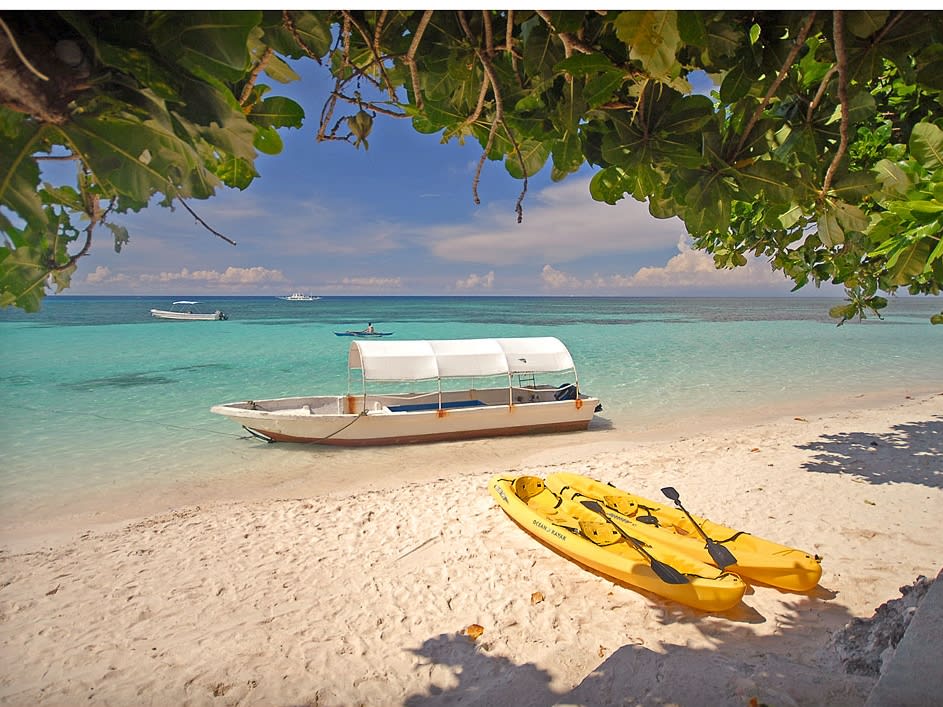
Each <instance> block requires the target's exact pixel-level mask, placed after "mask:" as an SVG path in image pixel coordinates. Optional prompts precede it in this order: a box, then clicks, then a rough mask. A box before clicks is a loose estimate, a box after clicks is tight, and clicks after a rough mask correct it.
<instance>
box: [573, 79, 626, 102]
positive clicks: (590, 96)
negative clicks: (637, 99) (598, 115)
mask: <svg viewBox="0 0 943 707" xmlns="http://www.w3.org/2000/svg"><path fill="white" fill-rule="evenodd" d="M623 83H625V74H623V73H622V72H621V71H620V72H618V73H617V72H614V71H607V72H606V73H603V74H599V75H598V76H594V77H593V78H591V79H590V80H589V81H587V82H586V87H585V88H584V89H583V98H584V99H585V100H586V103H587V104H588V105H589V107H590V108H597V107H599V106H601V105H602V104H603V103H607V102H609V101H611V100H612V99H613V97H614V96H615V95H616V93H617V92H618V91H619V89H620V88H621V87H622V84H623Z"/></svg>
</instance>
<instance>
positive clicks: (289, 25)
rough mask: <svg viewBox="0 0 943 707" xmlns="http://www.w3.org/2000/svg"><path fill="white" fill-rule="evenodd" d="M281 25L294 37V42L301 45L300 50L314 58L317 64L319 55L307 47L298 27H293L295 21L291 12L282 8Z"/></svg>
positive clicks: (319, 60) (319, 61)
mask: <svg viewBox="0 0 943 707" xmlns="http://www.w3.org/2000/svg"><path fill="white" fill-rule="evenodd" d="M282 25H283V26H284V27H285V29H287V30H288V31H289V32H290V33H291V36H292V37H294V39H295V42H296V43H297V44H298V46H299V47H301V51H303V52H304V53H305V54H307V55H308V57H310V58H311V59H314V60H315V61H316V62H318V64H320V63H321V57H319V56H318V55H317V54H315V53H314V52H313V51H311V50H310V49H309V48H308V45H307V44H305V43H304V41H303V40H302V39H301V35H300V34H299V33H298V28H297V27H295V21H294V20H293V19H292V17H291V12H290V11H288V10H282Z"/></svg>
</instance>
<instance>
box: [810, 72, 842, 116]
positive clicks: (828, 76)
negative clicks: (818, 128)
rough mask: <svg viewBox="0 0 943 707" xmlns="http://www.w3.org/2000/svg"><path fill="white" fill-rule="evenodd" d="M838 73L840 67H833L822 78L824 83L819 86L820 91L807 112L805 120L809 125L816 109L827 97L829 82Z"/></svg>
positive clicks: (816, 93)
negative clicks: (826, 91)
mask: <svg viewBox="0 0 943 707" xmlns="http://www.w3.org/2000/svg"><path fill="white" fill-rule="evenodd" d="M836 71H838V67H837V66H833V67H832V68H831V69H829V70H828V71H827V72H826V73H825V76H824V77H823V78H822V83H820V84H819V90H818V91H816V92H815V98H813V99H812V102H811V103H810V104H809V109H808V110H807V111H806V114H805V120H806V122H807V123H811V122H812V114H813V113H814V112H815V109H816V108H818V107H819V103H821V102H822V98H823V97H824V96H825V90H826V89H827V88H828V82H829V81H831V80H832V76H834V75H835V72H836Z"/></svg>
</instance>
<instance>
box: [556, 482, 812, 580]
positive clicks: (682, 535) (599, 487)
mask: <svg viewBox="0 0 943 707" xmlns="http://www.w3.org/2000/svg"><path fill="white" fill-rule="evenodd" d="M546 486H547V488H548V489H550V490H551V491H552V492H553V493H555V494H557V495H559V496H561V497H563V498H565V499H567V500H569V501H580V500H585V499H592V500H595V501H598V502H599V503H601V504H602V505H603V506H604V508H605V509H606V510H607V512H608V513H610V514H611V515H612V517H613V518H615V519H618V520H619V521H620V522H623V523H624V524H625V526H626V527H627V528H630V532H631V533H632V534H633V535H635V536H636V537H638V538H639V539H640V540H644V541H645V542H647V543H651V544H652V545H655V546H657V547H664V548H671V549H672V550H674V551H676V552H679V553H682V554H686V555H688V556H690V557H693V558H695V559H697V560H700V561H701V562H707V563H710V564H714V565H716V566H720V565H721V564H722V563H718V562H717V561H716V560H715V556H716V554H717V552H713V551H712V550H715V551H716V550H717V549H718V546H720V551H722V552H724V553H728V557H729V555H732V556H733V557H732V558H731V559H732V560H734V562H733V563H732V564H729V565H726V566H725V567H724V569H726V570H727V571H729V572H735V573H736V574H738V575H740V577H742V578H743V579H745V580H747V581H751V582H760V583H762V584H768V585H770V586H773V587H777V588H779V589H785V590H788V591H793V592H805V591H808V590H810V589H812V588H813V587H815V586H816V585H817V584H818V582H819V578H820V577H821V576H822V565H821V558H820V557H818V556H816V555H812V554H809V553H808V552H805V551H804V550H798V549H796V548H791V547H786V546H785V545H780V544H778V543H775V542H773V541H771V540H765V539H763V538H758V537H756V536H755V535H750V534H749V533H746V532H744V531H739V530H736V529H735V528H729V527H727V526H725V525H720V524H719V523H714V522H711V521H709V520H707V519H706V518H700V517H698V516H694V515H692V516H688V514H687V513H686V512H685V511H684V509H681V510H679V508H681V506H680V501H677V500H676V501H675V502H676V503H677V504H678V508H675V507H674V506H673V505H671V501H666V502H658V501H651V500H649V499H647V498H642V497H641V496H636V495H634V494H631V493H628V492H626V491H622V490H620V489H618V488H616V487H615V486H612V485H611V484H604V483H602V482H600V481H596V480H594V479H591V478H589V477H587V476H583V475H581V474H571V473H566V472H557V473H553V474H550V475H549V476H547V478H546ZM665 491H666V492H668V493H671V492H673V491H674V490H673V489H671V488H667V489H665ZM675 493H676V492H675ZM692 519H693V522H692ZM695 523H696V524H697V525H695ZM697 526H700V528H701V530H703V531H704V534H705V535H706V536H707V537H708V538H710V540H711V544H710V545H712V546H713V547H710V546H709V544H708V543H707V542H706V541H705V539H704V537H703V536H702V535H701V533H700V531H698V529H697Z"/></svg>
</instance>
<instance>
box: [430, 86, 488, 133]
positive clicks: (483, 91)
mask: <svg viewBox="0 0 943 707" xmlns="http://www.w3.org/2000/svg"><path fill="white" fill-rule="evenodd" d="M490 84H491V81H490V79H489V78H488V75H487V74H485V75H484V76H482V79H481V90H480V91H479V92H478V104H477V105H476V106H475V110H474V111H473V112H472V114H471V115H470V116H468V117H467V118H465V120H464V121H463V122H462V124H461V125H459V126H458V127H457V128H455V130H450V131H449V132H447V133H445V134H443V135H442V139H443V140H448V139H450V138H451V137H452V136H453V135H458V134H459V133H460V132H462V131H463V130H464V129H465V128H467V127H468V126H469V125H471V124H472V123H474V122H475V121H476V120H478V118H479V117H481V111H482V110H483V109H484V107H485V98H486V97H487V95H488V86H489V85H490Z"/></svg>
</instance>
